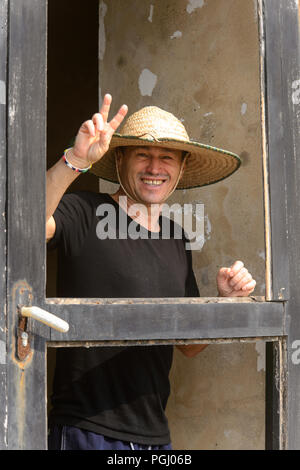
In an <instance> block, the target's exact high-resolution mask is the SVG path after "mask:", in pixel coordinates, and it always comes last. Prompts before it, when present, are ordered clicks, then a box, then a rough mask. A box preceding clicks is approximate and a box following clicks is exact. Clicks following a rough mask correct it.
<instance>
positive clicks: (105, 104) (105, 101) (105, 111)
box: [100, 93, 112, 122]
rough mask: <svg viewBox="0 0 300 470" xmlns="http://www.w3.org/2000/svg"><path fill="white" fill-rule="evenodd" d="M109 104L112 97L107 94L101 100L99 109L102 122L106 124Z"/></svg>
mask: <svg viewBox="0 0 300 470" xmlns="http://www.w3.org/2000/svg"><path fill="white" fill-rule="evenodd" d="M111 102H112V97H111V95H109V94H108V93H107V94H106V95H105V96H104V98H103V103H102V106H101V109H100V114H101V115H102V117H103V121H104V122H107V119H108V114H109V110H110V105H111Z"/></svg>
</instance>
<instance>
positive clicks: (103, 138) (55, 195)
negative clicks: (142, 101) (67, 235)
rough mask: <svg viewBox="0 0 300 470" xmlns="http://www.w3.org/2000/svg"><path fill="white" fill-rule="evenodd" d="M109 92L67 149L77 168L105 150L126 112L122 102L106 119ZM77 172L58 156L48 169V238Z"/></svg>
mask: <svg viewBox="0 0 300 470" xmlns="http://www.w3.org/2000/svg"><path fill="white" fill-rule="evenodd" d="M111 100H112V98H111V96H110V95H105V97H104V100H103V104H102V107H101V110H100V113H96V114H94V116H93V118H92V119H91V120H89V121H85V122H84V123H83V124H82V126H81V127H80V129H79V132H78V134H77V136H76V139H75V144H74V147H73V148H72V149H70V150H69V151H68V155H67V158H68V161H69V162H70V163H71V165H72V166H74V167H76V168H80V169H83V168H87V167H89V166H90V165H93V164H94V163H96V162H97V161H98V160H100V158H102V157H103V155H104V154H105V153H106V152H107V150H108V148H109V144H110V141H111V138H112V136H113V134H114V132H115V131H116V130H117V128H118V127H119V125H120V124H121V122H122V121H123V119H124V117H125V116H126V114H127V110H128V109H127V106H126V105H123V106H121V108H120V109H119V111H118V113H117V114H116V115H115V116H114V118H113V119H112V120H111V121H110V122H109V123H108V122H107V119H108V114H109V109H110V105H111ZM79 175H80V173H79V172H76V171H73V170H72V169H71V168H69V167H68V166H67V165H66V164H65V162H64V161H63V160H62V159H61V160H59V161H58V162H57V163H56V164H55V165H54V166H53V167H52V168H50V169H49V170H48V171H47V195H46V239H47V241H49V240H50V239H51V238H52V237H53V236H54V234H55V229H56V226H55V220H54V218H53V214H54V212H55V209H56V208H57V206H58V204H59V202H60V200H61V198H62V196H63V195H64V193H65V192H66V190H67V189H68V187H69V186H70V184H71V183H72V182H73V181H74V180H75V179H76V178H77V177H78V176H79Z"/></svg>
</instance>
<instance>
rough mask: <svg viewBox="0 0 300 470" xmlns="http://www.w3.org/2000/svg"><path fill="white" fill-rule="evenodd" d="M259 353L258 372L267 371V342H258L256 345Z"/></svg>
mask: <svg viewBox="0 0 300 470" xmlns="http://www.w3.org/2000/svg"><path fill="white" fill-rule="evenodd" d="M255 349H256V352H257V372H260V371H261V370H266V343H265V341H257V343H255Z"/></svg>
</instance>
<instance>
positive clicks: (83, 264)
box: [48, 192, 199, 445]
mask: <svg viewBox="0 0 300 470" xmlns="http://www.w3.org/2000/svg"><path fill="white" fill-rule="evenodd" d="M100 205H101V208H103V209H107V208H109V209H113V210H112V211H111V213H110V214H113V213H114V211H115V214H116V217H115V218H114V217H111V216H110V218H109V225H108V224H107V223H106V222H107V221H108V212H106V211H105V210H100V211H99V207H100ZM105 205H106V206H105ZM100 214H101V215H100ZM54 219H55V222H56V232H55V235H54V237H53V238H52V240H50V242H49V243H48V248H49V249H52V248H55V247H58V286H57V294H58V296H59V297H93V298H95V297H98V298H108V297H110V298H111V297H113V298H132V297H135V298H137V297H197V296H199V291H198V288H197V284H196V281H195V277H194V274H193V270H192V258H191V252H190V251H186V250H185V243H186V239H184V238H182V239H176V238H174V237H173V235H174V224H173V223H172V224H171V237H170V239H168V240H167V239H164V238H163V237H161V234H160V233H159V234H156V235H155V238H153V236H154V235H153V233H151V232H148V231H147V230H146V229H145V228H144V227H141V226H140V225H138V224H136V222H134V220H133V219H131V218H130V217H129V216H128V215H127V214H126V213H125V212H124V211H123V209H121V208H120V206H119V205H118V204H117V203H116V202H115V201H114V200H113V199H112V198H111V197H110V196H109V195H108V194H101V193H100V194H98V193H92V192H77V193H70V194H65V195H64V196H63V198H62V200H61V202H60V204H59V206H58V208H57V209H56V211H55V213H54ZM124 221H125V226H126V230H127V229H128V227H130V229H131V232H130V233H131V234H132V233H136V234H139V236H137V237H136V238H135V239H133V238H132V237H129V236H127V237H126V234H125V235H124ZM104 222H105V223H104ZM161 223H162V219H161V218H160V225H161ZM104 231H106V232H109V235H110V238H106V239H100V238H101V234H100V232H101V233H102V234H103V233H104ZM99 234H100V235H99ZM151 237H152V238H151ZM102 238H103V237H102ZM172 355H173V346H169V345H156V346H128V347H113V346H108V347H96V348H90V349H85V348H77V347H75V348H63V349H60V348H59V349H58V350H57V361H56V370H55V377H54V384H53V396H52V405H53V408H52V410H51V412H50V416H49V420H50V423H57V424H70V425H75V426H77V427H81V428H83V429H87V430H90V431H93V432H96V433H99V434H104V435H105V436H108V437H112V438H115V439H120V440H125V441H133V442H136V443H141V444H153V445H154V444H157V445H159V444H167V443H168V442H170V435H169V429H168V422H167V418H166V416H165V407H166V404H167V400H168V396H169V393H170V384H169V371H170V368H171V364H172Z"/></svg>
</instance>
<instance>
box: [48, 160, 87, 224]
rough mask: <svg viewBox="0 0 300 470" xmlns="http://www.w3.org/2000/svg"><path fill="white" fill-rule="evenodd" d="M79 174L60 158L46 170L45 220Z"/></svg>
mask: <svg viewBox="0 0 300 470" xmlns="http://www.w3.org/2000/svg"><path fill="white" fill-rule="evenodd" d="M79 175H80V173H77V172H76V171H73V170H72V169H71V168H69V167H68V166H67V165H66V164H65V162H64V161H63V160H62V159H60V160H59V161H58V162H57V163H56V164H55V165H54V166H53V167H51V168H50V169H49V170H48V171H47V177H46V184H47V190H46V222H47V221H48V220H49V218H50V217H51V216H52V215H53V213H54V212H55V209H56V208H57V206H58V204H59V202H60V200H61V198H62V197H63V195H64V193H65V192H66V190H67V189H68V187H69V186H70V184H71V183H73V181H74V180H75V179H76V178H77V177H78V176H79Z"/></svg>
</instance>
